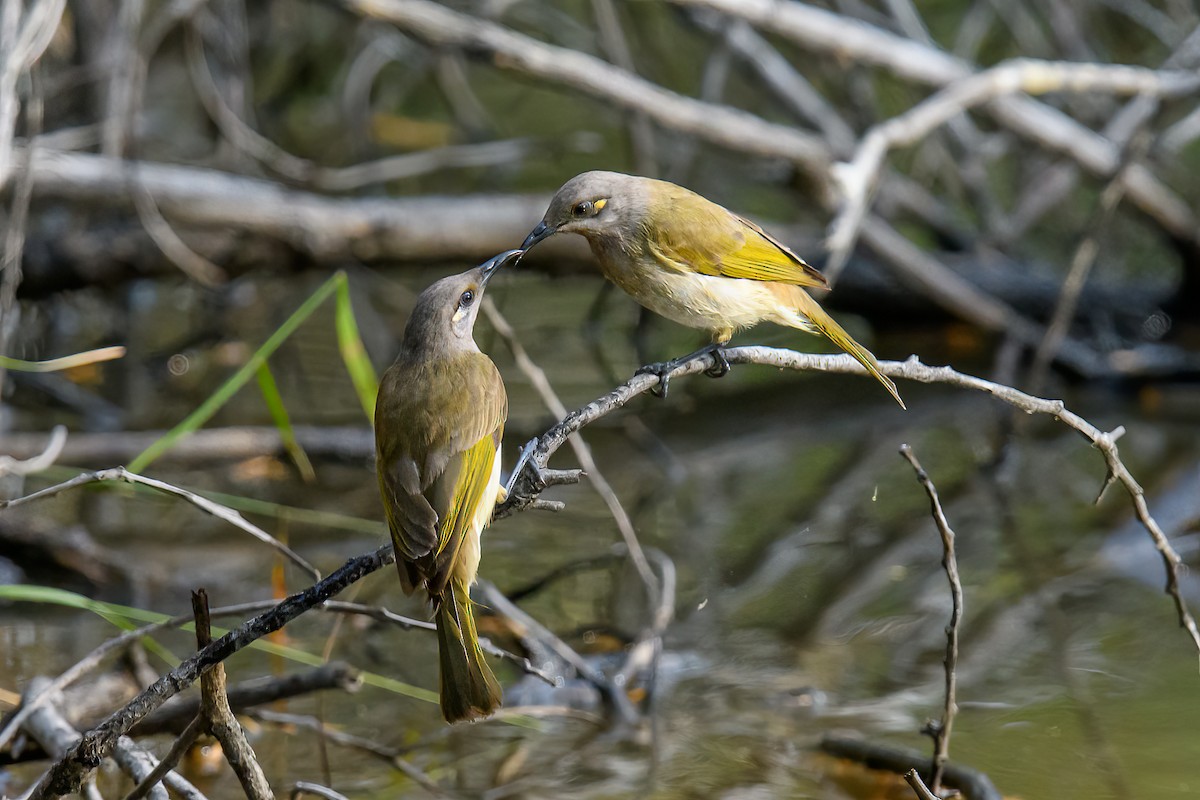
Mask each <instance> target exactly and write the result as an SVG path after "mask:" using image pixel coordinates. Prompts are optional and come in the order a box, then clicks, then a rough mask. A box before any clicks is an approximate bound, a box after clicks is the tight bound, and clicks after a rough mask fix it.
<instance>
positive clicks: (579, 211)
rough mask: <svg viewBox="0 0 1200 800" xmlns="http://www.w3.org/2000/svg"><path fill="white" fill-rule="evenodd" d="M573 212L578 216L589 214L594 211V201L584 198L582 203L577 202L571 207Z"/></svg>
mask: <svg viewBox="0 0 1200 800" xmlns="http://www.w3.org/2000/svg"><path fill="white" fill-rule="evenodd" d="M571 213H573V214H574V215H575V216H577V217H585V216H587V215H588V214H590V213H592V201H591V200H584V201H583V202H581V203H576V204H575V208H573V209H571Z"/></svg>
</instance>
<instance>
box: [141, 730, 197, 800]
mask: <svg viewBox="0 0 1200 800" xmlns="http://www.w3.org/2000/svg"><path fill="white" fill-rule="evenodd" d="M204 726H205V721H204V717H203V716H200V715H197V716H195V717H193V718H192V721H191V722H189V723H188V726H187V727H186V728H184V729H183V733H181V734H179V736H177V737H176V738H175V741H174V742H172V743H171V749H170V750H168V751H167V754H166V755H165V756H163V758H162V761H159V762H158V766H156V767H155V768H154V770H153V771H151V773H150V774H149V775H147V776H146V777H145V778H143V779H142V780H141V781H140V782H139V783H138V785H137V786H135V787H133V790H132V791H131V792H130V793H129V794H127V795H125V800H139V799H140V798H142V797H145V796H146V795H147V794H149V792H150V789H151V788H153V787H154V786H156V785H158V784H159V783H160V782H161V781H162V780H163V778H164V777H166V774H167V773H168V772H170V771H171V770H172V769H174V768H175V765H176V764H178V763H179V759H181V758H183V756H184V754H185V753H186V752H187V751H188V750H189V749H191V746H192V745H193V744H195V743H196V739H198V738H199V737H200V734H202V733H203V732H204Z"/></svg>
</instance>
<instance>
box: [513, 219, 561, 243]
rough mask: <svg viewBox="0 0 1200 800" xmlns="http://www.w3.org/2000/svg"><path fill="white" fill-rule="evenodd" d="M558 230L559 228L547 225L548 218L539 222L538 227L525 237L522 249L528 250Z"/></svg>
mask: <svg viewBox="0 0 1200 800" xmlns="http://www.w3.org/2000/svg"><path fill="white" fill-rule="evenodd" d="M556 230H558V229H557V228H551V227H550V226H549V225H547V224H546V220H542V221H541V222H539V223H538V224H537V227H536V228H534V229H533V230H532V231H530V232H529V235H528V236H526V237H525V241H523V242H521V249H522V250H528V249H529V248H531V247H533V246H534V245H535V244H537V243H538V242H540V241H541V240H542V239H545V238H546V237H548V236H552V235H554V232H555V231H556Z"/></svg>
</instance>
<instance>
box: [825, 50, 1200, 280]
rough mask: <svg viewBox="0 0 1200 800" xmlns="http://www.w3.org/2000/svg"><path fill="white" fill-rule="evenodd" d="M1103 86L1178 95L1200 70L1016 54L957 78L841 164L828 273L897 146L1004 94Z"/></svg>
mask: <svg viewBox="0 0 1200 800" xmlns="http://www.w3.org/2000/svg"><path fill="white" fill-rule="evenodd" d="M1097 91H1104V92H1112V93H1115V94H1136V95H1143V96H1158V97H1168V98H1169V97H1179V96H1184V95H1187V94H1192V93H1195V92H1197V91H1200V76H1197V75H1195V74H1193V73H1190V72H1183V71H1179V72H1157V71H1155V70H1151V69H1145V68H1141V67H1128V66H1124V65H1114V64H1104V65H1101V64H1073V63H1068V62H1054V61H1035V60H1032V59H1015V60H1012V61H1007V62H1005V63H1003V64H1000V65H999V66H996V67H993V68H991V69H989V70H986V71H984V72H980V73H978V74H976V75H972V76H971V77H969V78H964V79H963V80H961V81H958V82H956V83H953V84H951V85H950V86H948V87H946V88H945V89H943V90H941V91H940V92H938V93H937V94H935V95H933V96H932V97H930V98H928V99H926V100H924V101H922V102H920V103H918V104H917V105H915V106H913V107H912V108H910V109H909V110H908V111H906V112H904V113H903V114H900V115H899V116H896V117H892V118H891V119H889V120H887V121H886V122H883V123H881V124H879V125H876V126H875V127H873V128H872V129H871V130H870V131H868V132H867V133H866V135H864V136H863V138H862V140H861V141H860V143H859V146H858V150H857V152H856V153H855V155H854V158H853V159H852V160H851V161H850V162H849V163H840V164H838V165H836V166H835V167H834V175H835V177H836V179H837V185H838V187H839V188H840V189H841V191H842V195H843V198H844V200H843V205H842V209H841V211H839V212H838V215H837V217H836V218H834V221H833V222H832V223H831V225H830V234H829V250H830V255H829V260H828V262H827V263H826V266H825V273H826V275H827V276H828V277H829V278H830V280H831V281H834V280H836V279H837V276H838V275H839V274H840V273H841V271H842V268H843V267H844V266H845V264H846V260H847V259H848V258H849V255H850V252H851V250H853V248H854V244H855V242H856V241H857V240H858V234H859V231H860V230H861V229H862V225H863V220H864V219H865V218H866V216H867V213H868V212H869V210H870V203H871V195H872V193H873V192H874V188H875V185H876V183H877V181H878V179H879V175H880V173H881V172H882V170H883V166H884V161H885V159H886V158H887V154H888V152H889V151H890V150H892V149H894V148H897V147H904V146H906V145H910V144H913V143H914V142H917V141H919V140H921V139H922V138H924V137H925V136H927V135H928V134H929V133H930V132H931V131H933V130H934V129H936V128H938V127H940V126H941V125H944V124H946V123H947V122H949V121H950V120H952V119H954V118H955V117H956V116H957V115H958V114H961V113H962V112H964V111H966V110H968V109H971V108H974V107H976V106H979V105H983V104H984V103H988V102H991V101H992V100H995V99H996V98H998V97H1002V96H1005V95H1012V94H1016V93H1018V92H1024V93H1027V94H1045V93H1048V92H1097Z"/></svg>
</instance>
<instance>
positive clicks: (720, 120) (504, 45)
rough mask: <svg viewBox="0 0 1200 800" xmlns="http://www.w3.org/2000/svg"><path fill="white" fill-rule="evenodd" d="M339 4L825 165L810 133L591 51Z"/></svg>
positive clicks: (619, 101) (466, 22)
mask: <svg viewBox="0 0 1200 800" xmlns="http://www.w3.org/2000/svg"><path fill="white" fill-rule="evenodd" d="M344 3H345V5H346V6H347V7H349V8H350V9H351V10H353V11H356V12H358V13H360V14H363V15H365V16H369V17H374V18H376V19H381V20H384V21H386V22H390V23H392V24H393V25H396V26H397V27H399V28H401V29H403V30H405V31H407V32H408V33H411V34H412V35H414V36H416V37H417V38H419V39H422V40H424V41H426V42H428V43H430V44H432V45H436V46H442V47H446V46H455V47H459V48H464V49H466V50H468V51H469V52H471V53H472V54H476V55H486V56H488V58H489V59H490V61H491V62H492V63H493V64H495V65H496V66H499V67H503V68H506V69H511V70H516V71H519V72H522V73H524V74H527V75H532V76H535V77H538V78H541V79H543V80H547V81H550V82H553V83H560V84H566V85H568V86H570V87H572V88H574V89H576V90H578V91H581V92H583V93H585V94H589V95H593V96H596V97H601V98H603V99H605V100H608V101H609V102H612V103H614V104H616V105H618V106H621V107H623V108H626V109H629V110H631V111H636V112H639V113H641V114H644V115H646V117H648V118H649V119H652V120H654V121H655V122H658V123H660V124H663V125H666V126H668V127H670V128H673V129H675V130H679V131H681V132H683V133H688V134H691V135H693V136H696V137H698V138H700V139H704V140H705V141H708V142H712V143H713V144H717V145H721V146H723V147H728V148H731V149H733V150H736V151H741V152H751V153H756V154H758V155H766V156H775V157H777V158H786V159H788V160H789V161H794V162H797V163H801V164H805V165H807V166H808V167H809V168H811V169H813V170H814V171H815V173H816V174H818V175H819V174H823V173H824V172H825V170H826V169H827V166H828V162H829V152H828V150H827V148H826V147H825V144H824V143H823V142H822V141H821V140H820V139H818V138H817V137H815V136H811V135H809V134H806V133H803V132H802V131H798V130H796V129H795V128H791V127H788V126H786V125H778V124H776V123H772V122H767V121H766V120H763V119H761V118H759V117H755V116H754V115H752V114H748V113H746V112H744V111H739V110H737V109H734V108H731V107H729V106H723V105H717V104H714V103H703V102H701V101H699V100H695V99H693V98H691V97H686V96H684V95H681V94H677V93H675V92H672V91H669V90H667V89H664V88H662V87H661V86H658V85H656V84H653V83H650V82H648V81H645V80H643V79H642V78H639V77H638V76H636V75H633V74H632V73H629V72H627V71H626V70H623V69H621V68H619V67H616V66H614V65H612V64H610V63H608V62H606V61H603V60H601V59H599V58H596V57H595V56H590V55H587V54H585V53H580V52H578V51H575V50H569V49H567V48H565V47H555V46H553V45H549V44H546V43H544V42H541V41H538V40H537V39H534V38H532V37H530V36H525V35H524V34H520V33H517V32H516V31H513V30H511V29H509V28H505V27H504V26H502V25H497V24H495V23H493V22H488V21H485V20H481V19H478V18H476V17H472V16H470V15H467V14H462V13H459V12H457V11H453V10H451V9H450V8H447V7H446V6H443V5H441V4H439V3H433V2H429V0H344Z"/></svg>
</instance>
